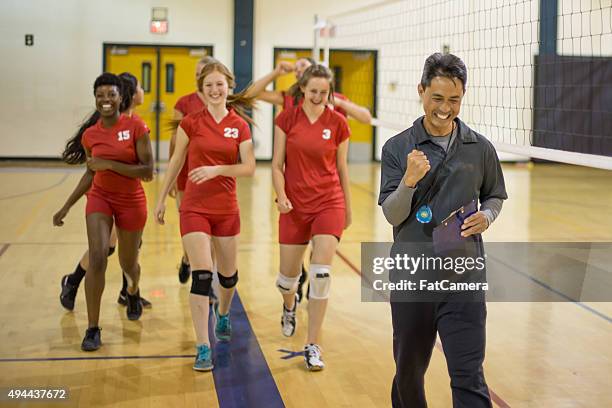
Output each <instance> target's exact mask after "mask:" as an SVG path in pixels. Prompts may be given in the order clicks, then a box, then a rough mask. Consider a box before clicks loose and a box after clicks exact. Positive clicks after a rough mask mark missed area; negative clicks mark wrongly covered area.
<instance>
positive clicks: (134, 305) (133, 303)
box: [126, 291, 142, 320]
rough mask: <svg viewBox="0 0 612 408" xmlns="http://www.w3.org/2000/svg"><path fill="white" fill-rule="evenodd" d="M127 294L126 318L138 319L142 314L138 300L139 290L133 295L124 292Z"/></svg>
mask: <svg viewBox="0 0 612 408" xmlns="http://www.w3.org/2000/svg"><path fill="white" fill-rule="evenodd" d="M126 295H127V296H126V297H127V310H126V312H127V318H128V319H129V320H138V319H140V316H141V315H142V303H141V301H140V291H138V292H136V294H135V295H130V294H129V293H127V294H126Z"/></svg>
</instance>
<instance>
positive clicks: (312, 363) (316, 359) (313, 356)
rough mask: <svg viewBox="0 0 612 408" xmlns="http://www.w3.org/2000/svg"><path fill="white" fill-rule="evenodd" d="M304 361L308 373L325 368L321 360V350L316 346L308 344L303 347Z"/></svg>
mask: <svg viewBox="0 0 612 408" xmlns="http://www.w3.org/2000/svg"><path fill="white" fill-rule="evenodd" d="M304 361H305V362H306V368H307V369H308V370H309V371H321V370H323V368H325V364H323V359H322V358H321V348H320V347H319V346H318V345H316V344H312V343H310V344H307V345H305V346H304Z"/></svg>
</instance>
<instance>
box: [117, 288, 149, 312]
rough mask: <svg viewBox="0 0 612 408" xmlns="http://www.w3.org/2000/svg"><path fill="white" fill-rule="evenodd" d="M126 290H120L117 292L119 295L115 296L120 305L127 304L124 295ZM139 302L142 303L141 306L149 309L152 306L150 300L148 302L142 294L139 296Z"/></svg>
mask: <svg viewBox="0 0 612 408" xmlns="http://www.w3.org/2000/svg"><path fill="white" fill-rule="evenodd" d="M126 293H127V292H126V291H124V290H121V291H120V292H119V297H118V298H117V303H119V304H120V305H121V306H127V297H126ZM140 303H142V307H144V308H145V309H150V308H152V307H153V305H152V304H151V302H149V301H148V300H147V299H145V298H143V297H142V296H141V297H140Z"/></svg>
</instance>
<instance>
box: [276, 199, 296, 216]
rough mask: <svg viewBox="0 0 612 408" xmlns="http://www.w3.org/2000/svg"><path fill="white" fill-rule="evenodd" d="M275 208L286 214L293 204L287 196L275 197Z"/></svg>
mask: <svg viewBox="0 0 612 408" xmlns="http://www.w3.org/2000/svg"><path fill="white" fill-rule="evenodd" d="M276 208H277V209H278V212H280V213H281V214H287V213H288V212H289V211H291V210H293V204H291V201H289V199H288V198H287V197H279V198H277V199H276Z"/></svg>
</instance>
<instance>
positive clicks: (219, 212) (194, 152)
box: [155, 61, 255, 371]
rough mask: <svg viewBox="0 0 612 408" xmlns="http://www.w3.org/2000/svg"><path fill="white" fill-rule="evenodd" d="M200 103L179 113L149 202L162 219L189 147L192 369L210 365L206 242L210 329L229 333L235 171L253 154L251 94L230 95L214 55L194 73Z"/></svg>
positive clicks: (185, 232)
mask: <svg viewBox="0 0 612 408" xmlns="http://www.w3.org/2000/svg"><path fill="white" fill-rule="evenodd" d="M198 86H199V88H200V89H202V91H203V94H204V100H205V103H206V106H207V108H206V109H204V110H202V111H200V112H197V113H193V114H190V115H188V116H186V117H185V118H184V119H183V120H182V121H181V123H180V125H179V127H178V130H177V133H176V145H175V148H174V154H173V155H172V159H171V160H170V164H169V165H168V172H167V173H166V177H165V178H164V183H163V186H162V190H161V193H160V196H159V201H158V202H157V206H156V207H155V218H156V220H157V221H158V222H159V223H160V224H163V223H164V213H165V209H166V207H165V200H166V196H167V195H168V192H169V191H170V189H171V186H172V185H173V184H174V181H175V179H176V177H177V175H178V173H179V171H180V169H181V168H182V167H183V164H184V162H185V158H186V156H187V153H188V152H189V163H188V166H189V167H188V168H189V173H188V180H187V184H186V187H185V194H184V196H183V200H182V202H181V207H180V224H181V235H182V237H183V247H184V248H185V250H186V251H187V255H188V256H189V261H190V263H191V275H192V276H191V294H190V299H189V303H190V307H191V317H192V320H193V325H194V329H195V333H196V341H197V343H196V358H195V362H194V365H193V369H194V370H197V371H210V370H212V369H213V363H212V358H211V349H210V341H209V337H208V307H209V295H210V288H211V284H212V267H213V261H212V255H211V246H214V248H215V253H216V255H217V269H218V274H219V284H220V288H219V295H218V297H219V302H218V303H216V304H215V306H214V311H215V315H216V325H215V335H216V336H217V338H218V339H219V340H221V341H229V340H230V338H231V324H230V316H229V310H230V304H231V300H232V297H233V294H234V290H235V287H236V284H237V283H238V271H237V269H236V263H237V260H236V258H237V237H238V234H239V232H240V211H239V208H238V200H237V198H236V177H240V176H252V175H253V173H254V171H255V156H254V153H253V143H252V141H251V132H250V129H249V126H248V123H247V121H250V118H248V116H246V114H245V113H244V110H245V109H248V108H251V107H252V106H253V103H254V99H253V98H249V97H246V96H245V94H244V93H239V94H235V95H230V94H229V90H230V89H232V88H234V87H235V79H234V75H233V74H232V73H231V72H230V70H229V69H227V67H226V66H225V65H223V64H222V63H220V62H218V61H214V62H210V63H208V64H206V65H205V66H204V68H203V69H202V72H201V73H200V77H199V80H198Z"/></svg>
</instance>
